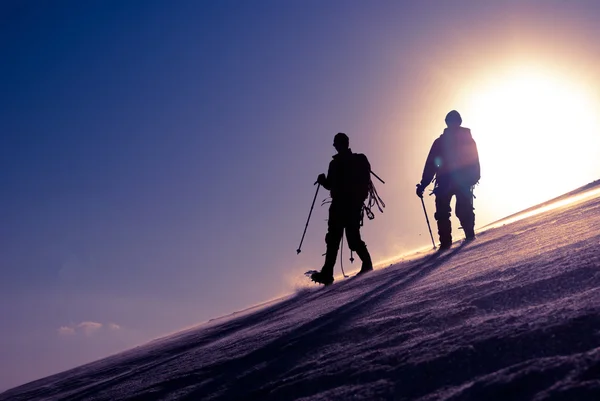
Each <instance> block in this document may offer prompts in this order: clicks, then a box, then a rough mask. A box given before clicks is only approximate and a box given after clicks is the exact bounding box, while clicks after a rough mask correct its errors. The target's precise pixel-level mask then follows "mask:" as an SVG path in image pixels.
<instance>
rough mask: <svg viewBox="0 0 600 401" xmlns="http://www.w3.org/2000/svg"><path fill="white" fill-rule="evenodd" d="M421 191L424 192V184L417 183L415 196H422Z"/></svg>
mask: <svg viewBox="0 0 600 401" xmlns="http://www.w3.org/2000/svg"><path fill="white" fill-rule="evenodd" d="M423 192H425V186H424V185H421V184H417V196H418V197H419V198H422V197H423Z"/></svg>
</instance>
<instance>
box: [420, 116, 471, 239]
mask: <svg viewBox="0 0 600 401" xmlns="http://www.w3.org/2000/svg"><path fill="white" fill-rule="evenodd" d="M445 121H446V125H447V128H445V129H444V132H443V133H442V135H440V137H439V138H437V139H436V140H435V141H434V142H433V145H432V146H431V150H430V151H429V155H428V156H427V161H426V162H425V167H424V169H423V175H422V178H421V182H420V183H419V184H417V196H418V197H420V198H422V197H423V192H424V191H425V188H426V187H427V186H428V185H429V184H430V183H431V181H432V180H433V178H434V176H435V187H434V189H433V194H435V209H436V210H435V214H434V217H435V220H436V221H437V227H438V234H439V239H440V249H448V248H450V247H451V246H452V225H451V222H450V215H451V213H450V212H451V211H452V208H451V207H450V201H451V200H452V197H453V196H456V217H458V219H459V221H460V224H461V225H462V228H463V230H464V231H465V237H466V240H467V241H471V240H473V239H475V213H474V212H473V210H474V208H473V186H474V185H475V184H477V183H478V182H479V178H480V166H479V154H478V152H477V145H476V144H475V141H474V140H473V137H472V136H471V130H470V129H469V128H465V127H462V126H461V124H462V118H461V116H460V114H459V113H458V112H457V111H456V110H452V111H451V112H449V113H448V114H447V115H446V119H445Z"/></svg>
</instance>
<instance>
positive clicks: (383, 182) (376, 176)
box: [371, 171, 385, 184]
mask: <svg viewBox="0 0 600 401" xmlns="http://www.w3.org/2000/svg"><path fill="white" fill-rule="evenodd" d="M371 174H373V175H374V176H375V178H377V179H378V180H379V181H381V183H382V184H385V181H383V180H382V179H381V178H379V176H378V175H377V174H375V173H374V172H372V171H371Z"/></svg>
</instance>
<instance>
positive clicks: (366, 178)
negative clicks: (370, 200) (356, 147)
mask: <svg viewBox="0 0 600 401" xmlns="http://www.w3.org/2000/svg"><path fill="white" fill-rule="evenodd" d="M352 181H353V192H354V194H355V195H356V197H357V199H360V200H361V201H363V202H364V201H365V200H366V199H367V196H369V190H370V188H371V186H372V183H371V164H370V163H369V159H367V156H365V155H364V154H362V153H353V154H352Z"/></svg>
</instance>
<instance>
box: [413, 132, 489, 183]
mask: <svg viewBox="0 0 600 401" xmlns="http://www.w3.org/2000/svg"><path fill="white" fill-rule="evenodd" d="M434 176H436V186H442V187H448V186H452V187H471V186H473V185H475V184H476V183H477V182H478V181H479V178H480V166H479V154H478V152H477V145H476V144H475V141H474V140H473V136H472V135H471V130H470V129H469V128H464V127H449V128H446V129H444V132H443V133H442V135H440V137H439V138H437V139H436V140H435V141H434V142H433V145H431V150H430V151H429V155H428V156H427V161H426V162H425V168H424V169H423V176H422V178H421V185H423V186H424V187H425V186H427V185H429V183H431V181H432V180H433V177H434Z"/></svg>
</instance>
